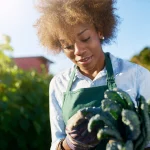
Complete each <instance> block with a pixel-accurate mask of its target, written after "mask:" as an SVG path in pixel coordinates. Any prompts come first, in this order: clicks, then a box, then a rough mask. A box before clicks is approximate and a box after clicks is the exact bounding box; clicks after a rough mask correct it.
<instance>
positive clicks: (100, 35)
mask: <svg viewBox="0 0 150 150" xmlns="http://www.w3.org/2000/svg"><path fill="white" fill-rule="evenodd" d="M98 37H99V39H100V40H102V39H103V38H104V36H103V34H102V33H101V32H98Z"/></svg>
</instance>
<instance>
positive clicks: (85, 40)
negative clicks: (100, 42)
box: [81, 37, 90, 42]
mask: <svg viewBox="0 0 150 150" xmlns="http://www.w3.org/2000/svg"><path fill="white" fill-rule="evenodd" d="M89 39H90V37H88V38H86V39H84V40H81V41H82V42H87V41H88V40H89Z"/></svg>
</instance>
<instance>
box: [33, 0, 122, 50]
mask: <svg viewBox="0 0 150 150" xmlns="http://www.w3.org/2000/svg"><path fill="white" fill-rule="evenodd" d="M115 2H116V1H115V0H41V1H40V3H39V5H38V10H39V11H40V12H41V16H40V18H39V20H38V21H37V22H36V24H35V27H36V28H37V31H38V32H37V34H38V37H39V39H40V42H41V44H42V45H43V46H44V47H46V48H47V49H48V50H51V51H54V52H60V51H61V50H62V48H61V43H60V41H59V34H60V33H61V34H63V35H64V37H65V39H66V40H68V41H71V39H72V35H71V33H72V32H71V30H72V28H73V26H74V25H76V24H78V23H84V24H92V25H94V26H95V28H96V30H97V31H100V32H101V33H103V36H104V37H105V39H104V41H103V43H102V44H105V43H110V41H111V40H112V39H113V38H114V37H115V34H116V26H117V24H118V22H119V17H118V16H117V15H116V14H115V13H114V11H115V9H116V8H115V7H114V4H115Z"/></svg>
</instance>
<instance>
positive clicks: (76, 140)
mask: <svg viewBox="0 0 150 150" xmlns="http://www.w3.org/2000/svg"><path fill="white" fill-rule="evenodd" d="M94 109H97V108H85V109H82V110H79V111H78V112H77V113H76V114H75V115H73V116H72V117H71V118H70V119H69V120H68V122H67V126H66V134H67V136H66V142H67V144H68V146H69V147H70V148H71V149H73V150H80V149H81V150H84V149H85V150H88V149H90V148H93V147H95V146H96V145H97V144H98V143H99V141H98V139H97V132H88V129H87V127H88V123H89V119H90V118H91V117H92V116H93V115H95V114H93V113H92V112H93V111H92V110H94Z"/></svg>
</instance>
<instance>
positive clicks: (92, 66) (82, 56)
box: [60, 24, 104, 73]
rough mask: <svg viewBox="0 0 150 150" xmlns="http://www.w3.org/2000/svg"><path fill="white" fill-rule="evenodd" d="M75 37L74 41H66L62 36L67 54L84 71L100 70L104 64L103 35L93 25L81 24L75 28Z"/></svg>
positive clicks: (61, 40) (62, 43) (61, 39)
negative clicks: (101, 40)
mask: <svg viewBox="0 0 150 150" xmlns="http://www.w3.org/2000/svg"><path fill="white" fill-rule="evenodd" d="M73 37H74V41H75V42H74V43H66V42H65V39H63V37H61V38H60V42H61V45H62V47H63V50H64V53H65V55H66V56H67V57H68V58H69V59H70V60H71V61H73V63H75V64H76V65H77V66H78V67H79V69H80V71H81V72H83V73H87V72H93V71H100V70H101V69H102V68H103V66H104V54H103V51H102V48H101V43H100V39H102V35H101V34H100V33H99V32H97V31H96V30H95V27H94V26H92V25H84V24H79V25H76V26H75V27H74V28H73Z"/></svg>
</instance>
